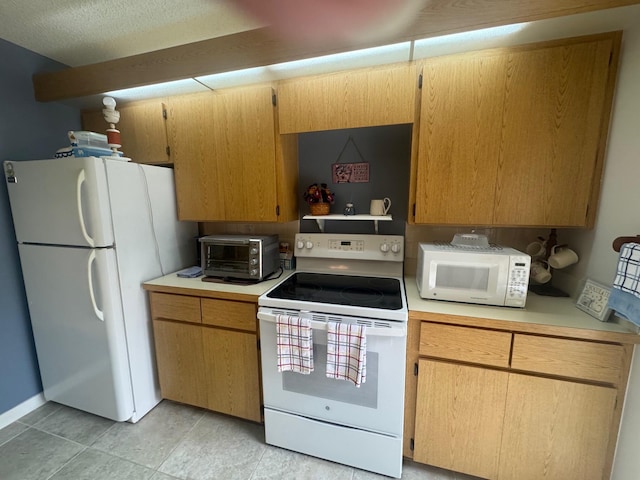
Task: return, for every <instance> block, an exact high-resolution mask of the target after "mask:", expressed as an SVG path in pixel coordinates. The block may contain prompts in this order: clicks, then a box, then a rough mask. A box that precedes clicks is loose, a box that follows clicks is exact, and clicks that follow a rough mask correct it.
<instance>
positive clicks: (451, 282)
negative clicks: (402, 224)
mask: <svg viewBox="0 0 640 480" xmlns="http://www.w3.org/2000/svg"><path fill="white" fill-rule="evenodd" d="M418 246H419V249H418V267H417V273H416V282H417V284H418V292H419V294H420V296H421V297H422V298H426V299H430V300H448V301H453V302H465V303H478V304H483V305H501V306H507V307H524V306H525V303H526V301H527V288H528V286H529V269H530V267H531V257H530V256H529V255H527V254H526V253H522V252H519V251H518V250H515V249H513V248H508V247H501V246H498V245H489V246H487V247H470V246H462V245H452V244H449V243H420V244H419V245H418Z"/></svg>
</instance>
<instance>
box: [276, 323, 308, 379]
mask: <svg viewBox="0 0 640 480" xmlns="http://www.w3.org/2000/svg"><path fill="white" fill-rule="evenodd" d="M276 344H277V354H278V371H279V372H289V371H290V372H297V373H303V374H306V375H308V374H310V373H311V372H313V340H312V338H311V322H310V321H309V320H306V319H302V318H300V317H294V316H291V315H278V316H277V318H276Z"/></svg>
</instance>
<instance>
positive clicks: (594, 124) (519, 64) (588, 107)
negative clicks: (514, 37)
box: [494, 38, 615, 227]
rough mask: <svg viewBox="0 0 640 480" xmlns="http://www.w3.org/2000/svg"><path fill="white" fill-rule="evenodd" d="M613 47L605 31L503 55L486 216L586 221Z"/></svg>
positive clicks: (512, 220) (503, 220)
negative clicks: (491, 207) (493, 177)
mask: <svg viewBox="0 0 640 480" xmlns="http://www.w3.org/2000/svg"><path fill="white" fill-rule="evenodd" d="M613 47H614V42H613V39H612V38H606V39H600V40H594V41H588V42H585V43H576V44H572V45H565V46H557V47H550V48H543V49H540V50H531V51H523V52H516V53H513V54H511V55H509V56H508V61H509V65H508V71H507V76H506V79H505V80H506V81H505V87H504V88H505V104H504V112H503V117H502V128H503V131H502V142H501V147H502V148H501V152H500V161H499V164H498V183H497V185H496V203H495V217H494V223H496V224H498V225H519V224H531V225H553V226H555V225H557V226H576V227H577V226H585V225H586V223H587V214H588V209H589V207H590V201H591V191H592V187H593V183H594V180H596V179H597V183H599V179H600V171H601V169H602V165H598V163H599V159H598V149H599V146H600V143H601V142H604V141H605V137H606V134H607V132H606V131H604V132H603V130H602V126H603V116H605V115H606V117H607V118H608V116H609V111H610V105H605V98H606V97H607V82H608V80H609V76H610V72H609V62H610V58H611V55H612V51H613ZM612 75H615V74H614V73H612ZM607 125H608V122H607ZM513 179H517V181H514V180H513Z"/></svg>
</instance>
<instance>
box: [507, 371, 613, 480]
mask: <svg viewBox="0 0 640 480" xmlns="http://www.w3.org/2000/svg"><path fill="white" fill-rule="evenodd" d="M615 402H616V389H615V388H610V387H603V386H597V385H587V384H582V383H576V382H570V381H563V380H556V379H550V378H539V377H532V376H528V375H518V374H509V388H508V391H507V406H506V411H505V417H504V425H505V429H504V433H503V435H502V446H501V449H500V466H499V469H498V476H497V478H499V479H504V480H509V479H513V480H516V479H517V480H540V479H545V478H548V479H557V480H571V479H575V480H589V479H593V480H601V479H602V478H603V472H604V469H605V463H606V454H607V447H608V444H609V436H610V429H611V423H612V417H613V411H614V407H615Z"/></svg>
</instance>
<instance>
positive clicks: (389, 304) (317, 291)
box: [267, 272, 403, 310]
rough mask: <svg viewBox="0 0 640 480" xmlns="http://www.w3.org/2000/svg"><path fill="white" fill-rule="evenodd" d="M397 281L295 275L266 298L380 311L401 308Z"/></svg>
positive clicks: (390, 279) (401, 302)
mask: <svg viewBox="0 0 640 480" xmlns="http://www.w3.org/2000/svg"><path fill="white" fill-rule="evenodd" d="M400 282H401V280H399V279H397V278H385V277H382V278H381V277H367V276H356V275H333V274H325V273H303V272H296V273H295V274H293V275H292V276H291V277H289V278H287V279H286V280H284V281H283V282H282V283H281V284H280V285H278V286H277V287H275V288H274V289H273V290H271V291H270V292H269V293H268V294H267V297H268V298H274V299H283V300H292V301H297V302H312V303H328V304H333V305H347V306H351V307H365V308H373V309H382V310H401V309H402V308H403V301H402V287H401V284H400Z"/></svg>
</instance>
